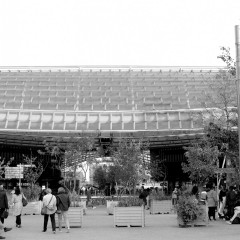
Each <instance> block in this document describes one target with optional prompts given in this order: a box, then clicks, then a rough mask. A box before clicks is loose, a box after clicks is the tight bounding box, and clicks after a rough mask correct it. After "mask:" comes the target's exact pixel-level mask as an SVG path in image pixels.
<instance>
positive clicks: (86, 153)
mask: <svg viewBox="0 0 240 240" xmlns="http://www.w3.org/2000/svg"><path fill="white" fill-rule="evenodd" d="M44 144H45V151H46V152H41V153H42V154H50V156H52V157H54V158H55V159H56V160H57V162H58V164H59V168H60V169H61V172H62V176H63V178H64V181H63V184H64V186H65V187H66V179H69V178H71V179H73V191H75V190H76V180H77V177H78V171H79V170H81V171H82V173H83V175H84V181H85V180H86V174H87V172H88V170H89V167H90V165H91V164H92V163H93V162H95V158H96V157H97V156H98V152H97V151H96V146H95V139H94V138H93V137H91V136H88V135H87V134H85V133H81V134H76V135H74V136H72V137H70V138H69V137H68V138H67V137H56V138H52V139H51V141H45V142H44Z"/></svg>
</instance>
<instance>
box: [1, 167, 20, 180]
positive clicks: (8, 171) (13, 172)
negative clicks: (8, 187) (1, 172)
mask: <svg viewBox="0 0 240 240" xmlns="http://www.w3.org/2000/svg"><path fill="white" fill-rule="evenodd" d="M5 178H23V167H5Z"/></svg>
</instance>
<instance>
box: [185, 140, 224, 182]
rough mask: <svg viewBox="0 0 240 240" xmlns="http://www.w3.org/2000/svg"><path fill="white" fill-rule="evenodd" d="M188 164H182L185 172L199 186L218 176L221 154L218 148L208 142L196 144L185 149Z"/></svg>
mask: <svg viewBox="0 0 240 240" xmlns="http://www.w3.org/2000/svg"><path fill="white" fill-rule="evenodd" d="M185 149H186V150H187V152H186V153H185V155H186V158H187V162H186V163H182V169H183V172H185V173H188V174H189V178H190V179H191V181H193V182H196V183H197V184H198V185H203V184H205V183H206V182H207V181H208V180H209V179H210V178H212V177H214V176H215V175H216V169H217V168H218V157H219V156H220V152H219V150H218V148H217V147H216V146H211V144H209V143H208V142H207V141H202V142H201V143H195V144H193V145H192V146H190V147H185Z"/></svg>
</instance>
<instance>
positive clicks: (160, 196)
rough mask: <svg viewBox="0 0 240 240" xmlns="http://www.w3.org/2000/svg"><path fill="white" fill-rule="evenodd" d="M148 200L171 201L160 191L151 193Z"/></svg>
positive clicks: (169, 197)
mask: <svg viewBox="0 0 240 240" xmlns="http://www.w3.org/2000/svg"><path fill="white" fill-rule="evenodd" d="M149 200H158V201H161V200H171V196H168V195H166V194H164V193H163V192H162V191H158V192H155V191H154V192H151V194H150V195H149Z"/></svg>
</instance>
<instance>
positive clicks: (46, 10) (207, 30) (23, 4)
mask: <svg viewBox="0 0 240 240" xmlns="http://www.w3.org/2000/svg"><path fill="white" fill-rule="evenodd" d="M235 25H240V0H1V1H0V30H1V34H0V66H83V65H91V66H92V65H108V66H109V65H115V66H116V65H126V66H129V65H130V66H222V65H224V64H223V63H222V62H221V60H220V59H218V58H217V56H218V55H220V54H221V51H220V47H221V46H225V47H230V51H231V55H232V57H233V58H234V59H235V58H236V57H235V33H234V27H235Z"/></svg>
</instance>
